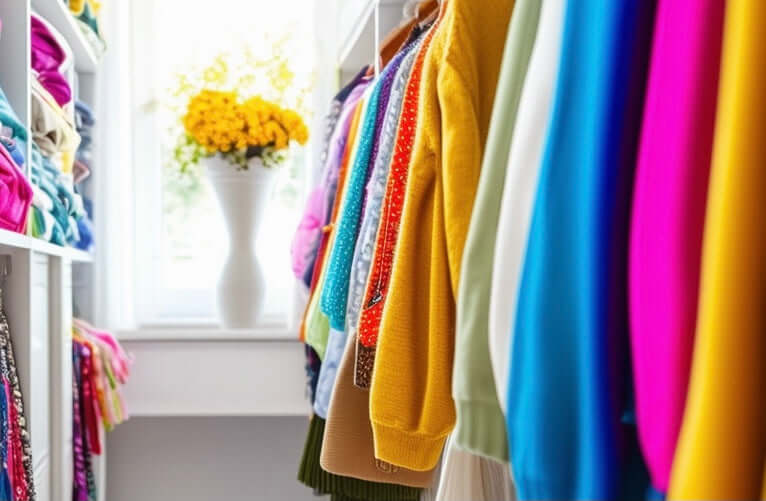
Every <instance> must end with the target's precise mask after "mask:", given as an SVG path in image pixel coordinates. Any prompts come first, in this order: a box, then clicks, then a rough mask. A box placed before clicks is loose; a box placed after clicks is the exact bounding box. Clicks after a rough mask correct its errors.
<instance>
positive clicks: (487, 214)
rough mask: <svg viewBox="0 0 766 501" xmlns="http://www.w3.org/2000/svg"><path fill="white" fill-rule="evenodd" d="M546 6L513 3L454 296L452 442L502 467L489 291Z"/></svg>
mask: <svg viewBox="0 0 766 501" xmlns="http://www.w3.org/2000/svg"><path fill="white" fill-rule="evenodd" d="M541 4H542V2H541V0H516V2H515V4H514V6H513V13H512V14H511V23H510V28H509V29H508V38H507V40H506V42H505V50H504V53H503V61H502V64H501V67H500V77H499V80H498V84H497V89H498V90H497V94H496V95H495V103H494V105H493V109H492V119H491V120H490V127H489V133H488V136H487V147H486V151H485V153H484V159H483V162H482V167H481V176H480V177H479V186H478V189H477V192H476V201H475V203H474V206H473V211H472V213H471V223H470V226H469V228H468V234H467V236H466V243H465V249H464V251H463V263H462V266H461V277H460V288H459V290H458V294H457V313H456V329H455V362H454V368H453V371H452V398H453V399H454V400H455V407H456V411H457V422H456V425H455V439H454V441H452V442H451V443H453V444H455V445H456V446H458V447H461V448H463V449H465V450H468V451H470V452H472V453H474V454H479V455H482V456H487V457H489V458H493V459H496V460H498V461H503V462H507V461H508V440H507V438H506V433H505V417H504V416H503V413H502V411H501V409H500V404H499V403H498V398H497V390H496V388H495V380H494V375H493V373H492V366H491V363H490V358H489V357H490V355H489V327H488V325H487V323H488V320H489V292H490V289H491V278H492V275H491V271H492V262H493V259H494V256H493V254H494V251H495V245H494V244H495V236H496V235H497V231H498V228H497V222H498V217H499V215H500V201H501V196H502V190H503V183H504V181H505V171H506V167H507V166H508V151H509V149H510V147H511V138H512V137H513V132H514V124H515V121H516V110H517V106H518V104H519V97H520V95H521V89H522V87H523V84H524V77H525V76H526V73H527V65H528V64H529V59H530V57H531V54H532V47H533V46H534V43H535V36H536V35H537V23H538V20H539V17H540V6H541ZM448 454H449V453H448Z"/></svg>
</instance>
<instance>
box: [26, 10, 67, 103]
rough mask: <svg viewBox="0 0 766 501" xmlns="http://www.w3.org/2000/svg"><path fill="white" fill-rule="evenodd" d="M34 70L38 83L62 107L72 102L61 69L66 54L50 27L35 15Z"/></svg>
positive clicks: (32, 21)
mask: <svg viewBox="0 0 766 501" xmlns="http://www.w3.org/2000/svg"><path fill="white" fill-rule="evenodd" d="M30 24H31V30H32V33H31V39H32V46H31V52H32V69H33V70H34V71H35V72H36V73H37V81H38V82H40V84H41V85H42V86H43V87H45V90H47V91H48V92H49V93H50V94H51V95H52V96H53V98H54V99H55V100H56V102H57V103H58V104H59V105H60V106H64V105H65V104H67V103H68V102H69V101H71V100H72V89H71V87H70V86H69V82H67V80H66V78H64V75H62V74H61V72H60V71H59V68H60V67H61V64H62V63H63V62H64V61H65V60H66V52H64V49H63V48H62V47H61V45H60V44H59V41H58V40H57V39H56V36H55V35H54V34H53V33H51V31H50V30H49V29H48V26H46V24H45V23H44V22H43V21H41V20H40V18H38V17H37V16H36V15H35V14H32V18H31V20H30Z"/></svg>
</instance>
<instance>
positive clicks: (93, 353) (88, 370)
mask: <svg viewBox="0 0 766 501" xmlns="http://www.w3.org/2000/svg"><path fill="white" fill-rule="evenodd" d="M84 344H85V346H87V347H88V350H89V352H90V356H88V357H83V359H82V360H81V362H80V363H81V365H82V367H81V370H82V394H83V397H84V398H85V402H82V405H83V409H84V411H85V427H86V429H87V431H88V437H87V439H88V446H89V448H90V451H91V452H92V453H93V454H101V436H100V434H99V428H98V418H97V416H98V414H97V412H96V409H95V406H97V405H98V400H97V398H96V393H95V392H94V388H95V387H96V372H95V371H94V370H93V357H97V356H99V352H98V350H97V349H96V348H95V347H94V346H93V344H92V343H89V342H87V341H86V342H84Z"/></svg>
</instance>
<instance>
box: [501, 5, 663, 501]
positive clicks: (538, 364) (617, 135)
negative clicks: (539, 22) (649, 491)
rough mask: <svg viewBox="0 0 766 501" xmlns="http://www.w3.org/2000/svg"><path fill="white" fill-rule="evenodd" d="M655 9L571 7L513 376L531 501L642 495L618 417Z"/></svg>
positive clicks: (519, 458) (519, 467)
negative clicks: (636, 171) (630, 235)
mask: <svg viewBox="0 0 766 501" xmlns="http://www.w3.org/2000/svg"><path fill="white" fill-rule="evenodd" d="M653 12H654V2H653V1H645V0H621V1H607V0H570V2H569V4H568V6H567V11H566V19H565V23H564V38H563V43H562V55H561V62H560V65H559V74H558V79H557V88H556V96H555V101H554V107H553V113H552V115H551V122H550V127H549V131H548V137H547V140H546V147H545V153H544V156H543V162H542V166H541V171H540V178H539V185H538V191H537V195H536V201H535V206H534V211H533V216H532V223H531V227H530V233H529V240H528V242H527V252H526V258H525V261H524V267H523V272H522V279H521V285H520V289H519V295H518V303H517V311H516V316H515V324H514V339H513V347H512V360H513V362H512V364H511V369H510V374H509V378H510V380H509V390H508V416H507V419H508V433H509V441H510V455H511V465H512V470H513V476H514V480H515V481H516V484H517V488H518V493H519V499H521V500H564V499H566V500H587V501H596V500H612V499H626V500H632V499H643V497H644V493H645V487H646V478H645V475H644V476H643V481H640V480H639V481H636V482H635V483H632V482H633V481H634V480H636V479H635V477H634V476H632V475H631V472H630V471H629V469H630V468H632V467H633V466H635V462H636V459H637V458H639V459H640V456H638V455H637V451H636V449H635V440H632V439H631V437H630V436H629V435H628V434H627V433H626V431H628V430H629V427H630V426H629V425H628V424H623V423H622V421H621V418H622V416H623V411H624V409H625V408H626V403H627V399H628V398H629V397H628V393H629V388H628V387H627V385H626V382H627V379H626V375H627V374H629V371H630V366H629V356H628V353H627V345H628V332H627V316H626V315H625V310H626V308H625V304H626V288H627V283H626V277H625V275H626V269H627V266H626V258H627V233H626V231H625V230H626V229H627V224H628V220H629V218H628V212H629V203H630V196H629V194H630V189H629V186H630V183H631V182H632V175H633V168H634V165H635V158H634V157H635V145H636V141H637V137H638V132H639V128H640V112H639V111H640V107H641V105H642V101H643V87H644V84H645V72H646V66H647V61H648V53H649V38H650V34H651V29H652V24H653V21H652V20H653ZM618 302H619V304H618ZM628 445H630V448H628ZM640 463H641V462H640V460H639V461H638V466H637V467H636V469H637V470H641V465H640ZM626 485H630V488H629V489H626V488H625V486H626Z"/></svg>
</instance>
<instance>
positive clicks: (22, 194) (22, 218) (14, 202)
mask: <svg viewBox="0 0 766 501" xmlns="http://www.w3.org/2000/svg"><path fill="white" fill-rule="evenodd" d="M31 202H32V186H31V185H30V184H29V181H28V180H27V178H26V177H24V173H22V172H21V169H19V167H18V165H16V163H15V162H14V161H13V158H12V157H11V154H10V153H8V150H6V149H5V146H3V145H2V144H0V228H3V229H6V230H11V231H16V232H19V233H23V232H24V227H25V226H26V222H27V212H28V211H29V205H30V203H31Z"/></svg>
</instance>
